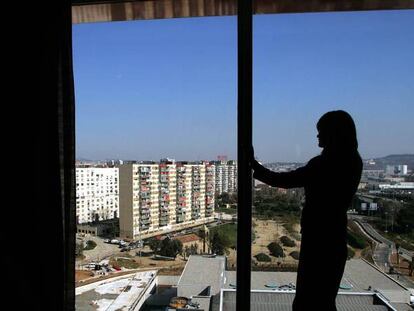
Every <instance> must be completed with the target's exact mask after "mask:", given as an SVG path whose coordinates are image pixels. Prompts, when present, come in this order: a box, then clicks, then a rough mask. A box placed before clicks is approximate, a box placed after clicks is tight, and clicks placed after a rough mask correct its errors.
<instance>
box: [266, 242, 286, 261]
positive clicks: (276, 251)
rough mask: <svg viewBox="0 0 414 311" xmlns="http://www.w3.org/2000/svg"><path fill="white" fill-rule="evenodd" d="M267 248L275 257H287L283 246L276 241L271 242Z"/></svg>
mask: <svg viewBox="0 0 414 311" xmlns="http://www.w3.org/2000/svg"><path fill="white" fill-rule="evenodd" d="M267 248H268V249H269V251H270V254H271V255H273V256H275V257H285V253H284V252H283V248H282V247H281V246H280V245H279V244H278V243H276V242H272V243H270V244H269V245H268V246H267Z"/></svg>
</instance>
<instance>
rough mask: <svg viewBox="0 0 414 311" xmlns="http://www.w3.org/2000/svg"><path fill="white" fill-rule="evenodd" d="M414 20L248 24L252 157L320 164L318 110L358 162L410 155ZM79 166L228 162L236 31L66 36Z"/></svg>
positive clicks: (174, 25) (297, 18)
mask: <svg viewBox="0 0 414 311" xmlns="http://www.w3.org/2000/svg"><path fill="white" fill-rule="evenodd" d="M413 29H414V11H390V12H360V13H333V14H332V13H329V14H326V13H325V14H284V15H258V16H255V17H254V51H253V53H254V66H253V67H254V68H253V71H254V76H253V81H254V82H253V83H254V87H253V89H254V96H253V97H254V116H253V125H254V131H253V135H254V146H255V151H256V155H257V156H258V157H259V158H260V159H261V160H263V161H307V160H308V159H309V158H311V157H312V156H314V155H316V154H318V153H319V152H320V150H319V149H318V148H317V140H316V129H315V124H316V122H317V120H318V118H319V117H320V116H321V115H322V114H323V113H324V112H326V111H329V110H333V109H344V110H347V111H348V112H350V113H351V115H352V116H353V117H354V119H355V122H356V125H357V129H358V136H359V141H360V152H361V154H362V156H363V157H365V158H367V157H377V156H385V155H388V154H392V153H414V122H413V116H414V57H413V55H414V32H413V31H412V30H413ZM73 57H74V75H75V94H76V139H77V156H78V157H84V158H89V159H108V158H121V159H138V160H159V159H160V158H161V157H167V156H168V157H173V158H176V159H177V160H184V159H188V160H202V159H215V158H216V156H217V155H219V154H227V155H228V156H229V157H230V158H235V157H236V138H237V135H236V131H237V124H236V117H237V115H236V113H237V111H236V106H237V20H236V17H210V18H192V19H171V20H153V21H134V22H117V23H96V24H81V25H74V27H73Z"/></svg>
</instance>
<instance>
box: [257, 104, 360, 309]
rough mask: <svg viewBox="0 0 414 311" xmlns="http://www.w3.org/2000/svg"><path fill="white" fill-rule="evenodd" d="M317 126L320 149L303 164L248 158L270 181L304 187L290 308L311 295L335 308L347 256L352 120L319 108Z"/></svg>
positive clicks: (354, 168)
mask: <svg viewBox="0 0 414 311" xmlns="http://www.w3.org/2000/svg"><path fill="white" fill-rule="evenodd" d="M317 130H318V138H319V147H321V148H323V151H322V153H321V155H319V156H317V157H314V158H313V159H311V160H310V161H309V162H308V163H307V164H306V166H304V167H301V168H298V169H297V170H295V171H291V172H287V173H276V172H272V171H270V170H268V169H266V168H264V167H263V166H261V165H260V164H259V163H258V162H257V161H256V160H254V157H253V160H252V168H253V169H254V174H253V177H254V178H256V179H258V180H260V181H262V182H264V183H266V184H268V185H271V186H274V187H280V188H296V187H304V188H305V197H306V200H305V206H304V207H303V209H302V218H301V233H302V240H301V246H300V257H299V266H298V274H297V281H296V296H295V300H294V302H293V310H294V311H302V310H311V309H313V308H312V305H313V306H314V303H315V301H317V306H318V310H327V311H331V310H332V311H335V310H336V306H335V299H336V295H337V293H338V289H339V285H340V282H341V278H342V275H343V272H344V268H345V262H346V259H347V243H346V232H347V214H346V212H347V209H348V207H349V205H350V203H351V199H352V197H353V195H354V194H355V192H356V190H357V187H358V184H359V181H360V178H361V171H362V160H361V157H360V155H359V153H358V141H357V137H356V129H355V124H354V121H353V120H352V118H351V116H350V115H349V114H348V113H347V112H345V111H342V110H338V111H330V112H328V113H326V114H324V115H323V116H322V117H321V118H320V120H319V121H318V123H317ZM309 298H310V300H309ZM312 300H313V302H311V301H312Z"/></svg>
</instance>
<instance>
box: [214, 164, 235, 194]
mask: <svg viewBox="0 0 414 311" xmlns="http://www.w3.org/2000/svg"><path fill="white" fill-rule="evenodd" d="M212 163H214V165H215V184H216V187H215V188H216V193H217V194H221V193H223V192H227V193H232V192H236V191H237V163H236V161H214V162H212Z"/></svg>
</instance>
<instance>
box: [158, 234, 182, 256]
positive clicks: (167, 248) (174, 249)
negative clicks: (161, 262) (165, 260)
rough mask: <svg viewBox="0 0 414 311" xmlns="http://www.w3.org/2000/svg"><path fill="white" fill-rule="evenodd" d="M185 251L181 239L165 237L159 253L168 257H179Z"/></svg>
mask: <svg viewBox="0 0 414 311" xmlns="http://www.w3.org/2000/svg"><path fill="white" fill-rule="evenodd" d="M182 251H183V243H182V242H181V241H180V240H171V239H170V238H168V237H167V238H165V239H164V240H162V241H161V243H160V250H159V254H160V255H161V256H166V257H174V258H175V257H177V255H178V254H180V253H181V252H182Z"/></svg>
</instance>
